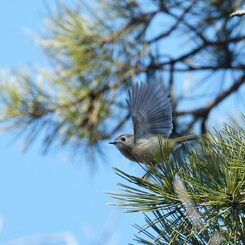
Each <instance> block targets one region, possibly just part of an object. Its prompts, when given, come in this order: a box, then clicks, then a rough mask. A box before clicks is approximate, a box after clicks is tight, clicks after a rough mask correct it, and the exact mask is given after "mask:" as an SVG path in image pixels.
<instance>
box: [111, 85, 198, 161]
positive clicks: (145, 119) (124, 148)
mask: <svg viewBox="0 0 245 245" xmlns="http://www.w3.org/2000/svg"><path fill="white" fill-rule="evenodd" d="M127 104H128V108H129V112H130V114H131V117H132V121H133V129H134V134H123V135H120V136H119V137H117V138H116V139H115V140H114V141H113V142H110V143H111V144H115V146H116V147H117V148H118V149H119V151H120V152H121V153H122V154H123V155H124V156H125V157H127V158H128V159H129V160H131V161H135V162H139V163H145V164H148V165H153V164H155V163H156V162H157V161H159V160H161V159H162V158H163V155H164V154H165V153H167V154H169V153H170V152H172V151H173V150H174V149H176V148H177V147H178V146H179V145H180V144H181V143H182V142H184V141H188V140H193V138H194V137H195V136H194V137H193V136H183V137H179V138H175V139H169V136H170V134H171V132H172V129H173V123H172V106H171V103H170V99H169V97H168V95H167V94H166V92H165V91H164V88H163V86H162V85H161V84H159V83H158V84H155V83H152V82H149V83H141V84H135V85H134V86H133V87H132V89H131V90H130V91H129V98H128V100H127ZM163 153H164V154H163Z"/></svg>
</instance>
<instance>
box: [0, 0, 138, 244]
mask: <svg viewBox="0 0 245 245" xmlns="http://www.w3.org/2000/svg"><path fill="white" fill-rule="evenodd" d="M43 13H45V8H44V5H43V1H41V0H40V1H33V0H24V1H23V0H15V1H3V2H2V3H1V8H0V32H1V39H0V54H1V55H0V68H1V69H3V68H4V69H10V68H14V69H18V68H21V67H22V66H23V65H26V66H29V65H32V64H33V65H40V66H42V65H46V60H45V58H44V56H43V55H42V53H41V51H40V50H39V48H38V47H37V46H35V44H34V40H33V37H32V36H31V35H30V31H28V30H31V31H34V32H36V33H37V34H38V33H39V31H40V29H41V27H42V19H43ZM39 146H40V142H38V141H37V142H36V143H35V144H34V145H33V146H32V147H31V148H30V150H29V151H27V152H26V153H23V152H22V151H21V140H20V141H18V142H16V141H15V140H14V138H13V135H12V134H8V135H4V136H3V135H1V140H0V154H1V158H0V195H1V201H0V244H5V245H7V244H8V245H20V244H22V245H27V244H31V245H33V244H58V245H59V244H66V243H64V241H66V242H67V244H70V245H75V244H85V245H86V244H111V245H118V244H127V243H129V242H130V241H132V239H133V234H134V233H135V231H136V230H135V229H134V228H133V227H132V225H133V224H135V223H139V222H138V221H139V220H140V218H137V214H124V213H122V212H121V210H118V209H117V208H114V207H113V206H110V205H108V203H109V202H112V199H111V198H110V197H109V196H108V195H107V194H105V191H109V190H114V191H115V190H117V189H118V187H117V186H116V184H117V183H118V182H119V180H120V178H119V177H118V176H116V175H115V174H114V172H113V170H112V168H111V166H115V165H116V166H119V167H121V168H123V169H129V170H130V171H134V170H135V171H139V174H141V172H140V170H137V166H135V165H134V166H132V163H131V164H130V163H129V162H128V161H127V160H125V159H123V157H121V156H120V154H119V153H118V152H117V151H116V149H114V148H113V149H112V146H110V145H107V144H106V143H105V144H104V145H103V149H104V150H105V151H106V152H107V154H106V155H107V161H106V162H105V160H104V159H102V160H101V161H102V162H105V164H103V163H100V162H98V163H99V165H101V167H99V169H98V171H97V172H96V174H95V175H94V176H93V177H91V175H89V171H88V169H87V168H85V167H82V166H83V163H84V162H83V161H87V159H86V158H82V159H81V160H80V161H76V162H75V163H74V162H73V161H71V160H65V159H66V152H63V151H59V152H57V151H53V152H51V153H50V154H48V155H47V156H43V155H41V153H40V152H41V151H40V148H39ZM138 217H139V216H138Z"/></svg>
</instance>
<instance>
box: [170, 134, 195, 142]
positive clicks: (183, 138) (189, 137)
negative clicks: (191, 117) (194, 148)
mask: <svg viewBox="0 0 245 245" xmlns="http://www.w3.org/2000/svg"><path fill="white" fill-rule="evenodd" d="M197 139H198V137H197V136H196V135H184V136H181V137H178V138H175V139H173V141H174V143H183V142H188V141H192V140H197Z"/></svg>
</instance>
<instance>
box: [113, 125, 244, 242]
mask: <svg viewBox="0 0 245 245" xmlns="http://www.w3.org/2000/svg"><path fill="white" fill-rule="evenodd" d="M162 147H163V152H164V146H162ZM163 158H164V160H163V161H162V162H159V163H158V165H157V167H153V168H151V177H150V178H149V179H142V178H141V177H137V176H133V175H130V174H128V173H125V172H123V171H122V170H120V169H115V171H116V173H117V174H118V175H119V176H121V177H122V178H123V179H124V180H125V181H124V182H123V183H120V184H119V186H120V189H121V192H119V193H117V192H116V193H110V194H111V195H112V196H113V197H114V198H115V199H116V200H117V202H116V205H118V206H121V207H124V208H126V210H127V211H128V212H140V213H143V215H144V216H145V225H143V226H142V225H141V226H140V225H136V228H137V229H138V232H139V233H138V235H137V236H136V239H135V241H137V242H138V243H140V244H244V243H245V229H244V226H245V130H244V129H243V128H241V127H240V126H238V125H236V126H234V125H227V126H226V127H225V128H224V129H223V130H222V131H221V132H216V133H214V134H210V135H209V137H206V138H204V139H203V140H201V141H200V142H199V143H196V144H195V146H194V147H193V148H192V149H191V148H189V147H184V148H183V149H182V154H181V155H179V154H178V155H177V154H175V153H173V154H172V155H171V156H170V157H168V158H166V157H165V156H163Z"/></svg>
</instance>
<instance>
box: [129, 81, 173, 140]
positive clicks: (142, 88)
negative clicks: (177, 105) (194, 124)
mask: <svg viewBox="0 0 245 245" xmlns="http://www.w3.org/2000/svg"><path fill="white" fill-rule="evenodd" d="M126 101H127V103H128V108H129V112H130V114H131V116H132V120H133V126H134V134H135V136H136V138H135V139H138V138H141V137H144V136H148V135H154V134H161V135H163V136H165V137H166V138H167V137H169V135H170V134H171V132H172V129H173V122H172V106H171V103H170V99H169V97H168V94H167V93H166V92H165V91H164V88H163V86H162V85H161V84H159V83H152V82H150V83H140V84H138V83H137V84H135V85H133V87H132V89H131V90H130V91H129V98H128V100H126Z"/></svg>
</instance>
